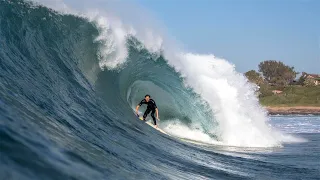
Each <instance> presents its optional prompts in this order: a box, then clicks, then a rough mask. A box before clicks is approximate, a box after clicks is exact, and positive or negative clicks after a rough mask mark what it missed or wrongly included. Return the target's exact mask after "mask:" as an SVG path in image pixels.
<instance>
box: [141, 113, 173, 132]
mask: <svg viewBox="0 0 320 180" xmlns="http://www.w3.org/2000/svg"><path fill="white" fill-rule="evenodd" d="M139 119H140V120H141V121H143V117H139ZM146 124H148V125H149V126H151V127H153V128H154V129H156V130H158V131H160V132H161V133H163V134H166V135H169V134H168V133H166V132H165V131H163V130H162V129H160V128H159V127H158V128H156V127H155V125H153V124H152V123H151V122H149V121H146ZM169 136H170V135H169Z"/></svg>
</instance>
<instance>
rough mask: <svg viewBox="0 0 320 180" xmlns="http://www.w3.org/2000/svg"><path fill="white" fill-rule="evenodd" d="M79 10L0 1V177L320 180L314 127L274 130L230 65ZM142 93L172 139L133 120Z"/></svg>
mask: <svg viewBox="0 0 320 180" xmlns="http://www.w3.org/2000/svg"><path fill="white" fill-rule="evenodd" d="M67 2H69V3H70V2H72V1H67V0H66V1H65V3H67ZM77 2H79V1H77ZM86 2H87V3H86V4H85V5H88V6H83V4H82V2H81V3H80V2H79V3H77V4H73V5H72V6H71V5H70V4H64V3H63V2H62V1H42V3H44V4H45V5H46V6H43V5H39V4H34V3H33V2H29V1H23V0H15V1H11V0H10V1H9V0H0V47H1V48H0V157H1V161H0V167H1V168H0V179H19V180H22V179H26V180H29V179H32V180H35V179H41V180H42V179H90V180H91V179H256V178H257V177H258V178H260V179H268V178H269V179H270V178H271V179H296V178H298V179H315V178H316V177H318V174H319V173H318V172H319V166H317V163H318V162H317V161H315V159H319V153H318V149H319V144H320V143H319V140H320V138H319V134H317V132H318V131H317V127H318V123H317V122H318V119H319V117H312V118H310V117H307V118H306V119H305V118H301V117H295V118H294V121H295V124H294V128H292V127H293V126H290V125H289V124H288V123H287V121H288V120H290V119H288V118H286V117H277V118H276V119H272V118H271V119H270V120H271V123H272V125H274V126H275V127H278V128H280V129H282V130H285V132H288V133H292V132H293V133H296V132H307V134H299V135H298V136H303V137H304V138H306V139H308V140H309V141H303V139H297V138H294V137H292V136H288V135H286V134H283V133H280V132H277V131H275V130H273V128H272V127H271V126H269V125H268V123H269V122H268V119H269V118H267V116H266V115H265V111H264V110H263V109H262V108H261V107H260V106H259V104H258V101H257V98H255V97H254V87H253V86H252V85H251V84H249V83H247V81H246V79H245V78H244V76H243V75H242V74H240V73H237V72H236V71H235V68H234V65H232V64H231V63H229V62H228V61H226V60H223V59H220V58H217V57H215V56H214V55H200V54H196V53H191V52H188V51H183V50H181V49H179V48H173V47H175V46H176V45H174V44H172V42H171V41H170V39H169V38H168V37H166V36H164V35H161V36H160V35H156V34H157V33H153V31H150V30H153V28H154V27H153V26H152V27H153V28H147V29H148V30H147V31H148V32H149V33H145V31H141V30H143V29H144V28H143V27H135V26H137V25H136V24H135V23H132V24H130V25H128V24H127V22H128V21H125V20H123V17H121V13H120V16H119V14H113V11H112V9H113V7H112V8H111V7H110V6H108V7H109V8H107V9H106V10H104V11H100V10H99V9H98V10H97V9H94V8H92V7H93V6H99V7H103V5H104V3H105V1H103V2H100V1H99V2H100V4H99V3H98V1H90V2H89V1H86ZM47 3H48V4H47ZM56 3H58V4H57V5H58V6H57V9H56V10H59V11H55V10H52V9H48V7H47V6H50V7H54V4H56ZM101 3H102V4H101ZM108 3H109V2H108ZM111 3H116V1H111ZM49 4H51V5H49ZM67 5H68V6H67ZM82 6H83V7H85V8H82V9H81V8H80V7H82ZM113 6H114V7H115V5H113ZM59 7H62V9H59ZM117 7H121V6H117ZM87 8H88V9H87ZM132 8H133V7H132ZM86 9H87V10H86ZM92 9H94V10H92ZM61 10H63V11H64V12H61ZM132 16H133V15H132ZM120 17H121V18H120ZM131 18H132V19H133V18H134V17H131ZM125 22H126V23H125ZM129 22H130V21H129ZM132 22H134V21H132ZM147 25H148V24H147ZM160 34H161V33H160ZM143 35H146V38H145V39H144V38H143V37H144V36H143ZM153 38H155V40H152V39H153ZM167 39H169V41H168V40H167ZM169 42H170V43H169ZM147 93H148V94H151V95H152V98H154V99H155V100H156V102H157V105H158V106H159V109H160V118H161V121H160V127H161V128H162V129H164V130H165V131H166V132H167V133H169V134H170V136H168V135H165V134H162V133H160V132H159V131H156V130H155V129H154V128H152V127H150V126H148V125H146V124H145V123H144V122H142V121H140V120H138V119H137V118H136V116H135V115H134V112H133V109H134V108H135V106H136V105H137V103H138V102H139V101H140V100H141V99H142V98H143V96H144V95H145V94H147ZM244 106H245V108H244ZM144 109H145V107H142V108H141V113H142V112H143V111H144ZM148 118H149V119H148V120H150V117H148ZM307 126H308V128H307ZM290 142H295V143H290ZM302 142H303V143H302ZM235 146H240V147H235ZM279 146H280V147H279ZM301 172H303V173H301Z"/></svg>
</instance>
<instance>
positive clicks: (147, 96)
mask: <svg viewBox="0 0 320 180" xmlns="http://www.w3.org/2000/svg"><path fill="white" fill-rule="evenodd" d="M144 99H145V100H146V101H147V102H149V100H150V95H149V94H147V95H145V96H144Z"/></svg>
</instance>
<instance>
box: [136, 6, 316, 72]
mask: <svg viewBox="0 0 320 180" xmlns="http://www.w3.org/2000/svg"><path fill="white" fill-rule="evenodd" d="M135 2H136V3H138V4H139V5H140V6H142V7H143V8H145V9H147V10H148V11H150V12H152V16H154V17H155V18H156V19H157V21H159V22H161V23H162V24H164V25H165V27H166V31H167V33H169V34H170V36H173V37H174V38H175V39H177V40H178V41H179V42H180V43H182V44H183V45H184V47H186V48H187V49H188V50H189V51H191V52H193V53H203V54H214V55H215V56H217V57H220V58H224V59H227V60H228V61H230V62H232V63H234V64H235V65H236V69H237V70H238V71H240V72H246V71H248V70H251V69H255V70H257V69H258V64H259V63H260V62H261V61H264V60H279V61H282V62H284V63H285V64H287V65H289V66H294V67H295V69H296V70H297V71H298V72H309V73H319V74H320V0H135Z"/></svg>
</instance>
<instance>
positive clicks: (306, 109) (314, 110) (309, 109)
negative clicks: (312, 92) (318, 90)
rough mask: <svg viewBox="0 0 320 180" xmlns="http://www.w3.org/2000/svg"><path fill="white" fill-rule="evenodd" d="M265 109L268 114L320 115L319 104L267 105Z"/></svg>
mask: <svg viewBox="0 0 320 180" xmlns="http://www.w3.org/2000/svg"><path fill="white" fill-rule="evenodd" d="M266 109H267V110H268V111H269V114H271V115H275V114H282V115H289V114H315V115H320V107H319V106H292V107H285V106H283V107H282V106H281V107H276V106H268V107H266Z"/></svg>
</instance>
